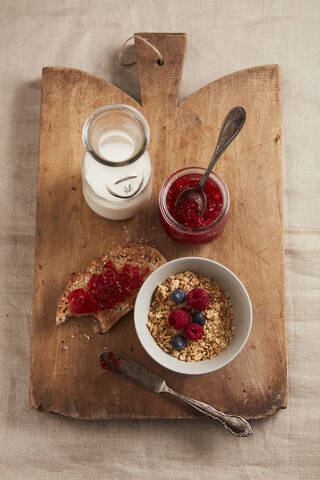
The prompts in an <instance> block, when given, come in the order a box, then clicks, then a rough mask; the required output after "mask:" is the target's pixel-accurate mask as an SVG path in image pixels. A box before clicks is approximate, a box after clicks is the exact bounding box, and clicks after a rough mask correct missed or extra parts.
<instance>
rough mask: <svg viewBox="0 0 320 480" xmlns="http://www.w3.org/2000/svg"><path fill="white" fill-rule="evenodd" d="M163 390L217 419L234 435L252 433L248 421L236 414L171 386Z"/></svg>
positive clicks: (245, 435)
mask: <svg viewBox="0 0 320 480" xmlns="http://www.w3.org/2000/svg"><path fill="white" fill-rule="evenodd" d="M163 391H164V392H167V393H171V395H174V396H175V397H177V398H179V399H180V400H182V401H183V402H186V403H188V404H189V405H191V406H192V407H193V408H195V409H196V410H198V411H199V412H201V413H203V414H204V415H207V416H208V417H211V418H213V419H214V420H218V421H219V422H221V423H222V424H223V425H224V427H225V428H226V429H227V430H229V432H231V433H233V434H234V435H238V436H239V437H249V436H250V435H252V434H253V430H252V428H251V425H250V423H249V422H247V420H245V419H244V418H242V417H238V416H237V415H227V414H226V413H223V412H219V410H216V409H215V408H214V407H212V406H211V405H208V404H207V403H204V402H199V401H198V400H194V399H193V398H190V397H187V396H185V395H182V394H181V393H178V392H175V391H174V390H172V388H170V387H168V386H167V387H166V389H165V390H163Z"/></svg>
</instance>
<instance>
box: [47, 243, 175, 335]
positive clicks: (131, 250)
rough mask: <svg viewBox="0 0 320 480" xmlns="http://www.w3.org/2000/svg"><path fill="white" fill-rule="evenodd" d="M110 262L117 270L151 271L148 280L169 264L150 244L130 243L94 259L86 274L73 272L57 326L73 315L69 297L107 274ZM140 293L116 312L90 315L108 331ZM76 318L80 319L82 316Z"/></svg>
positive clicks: (134, 294) (129, 309) (132, 305)
mask: <svg viewBox="0 0 320 480" xmlns="http://www.w3.org/2000/svg"><path fill="white" fill-rule="evenodd" d="M107 262H113V264H114V265H115V267H116V268H117V269H120V268H122V266H123V265H124V264H125V263H129V264H132V265H134V266H138V267H139V268H140V269H141V270H146V268H148V269H149V272H148V273H147V275H146V277H147V276H148V275H150V273H151V272H153V271H154V270H155V269H156V268H158V267H159V266H160V265H162V264H163V263H166V259H165V258H164V256H163V255H162V254H161V253H160V252H159V251H158V250H156V249H155V248H153V247H149V246H148V245H140V244H135V243H128V244H126V245H119V246H117V247H115V248H113V249H111V250H110V251H109V252H108V253H106V254H105V255H104V256H103V257H101V258H98V259H96V260H93V261H92V262H91V263H90V264H89V265H88V267H87V269H86V271H85V272H81V273H72V274H71V275H70V279H69V282H68V284H67V286H66V288H65V289H64V292H63V294H62V296H61V298H60V300H59V303H58V309H57V313H56V324H61V323H63V322H65V321H66V320H67V319H68V318H69V317H71V316H73V315H71V312H70V310H69V306H68V295H69V294H70V293H71V292H73V291H74V290H76V289H77V288H85V287H86V285H87V283H88V281H89V279H90V277H91V276H92V275H94V274H99V273H102V272H103V271H104V269H105V264H106V263H107ZM146 277H145V278H146ZM137 294H138V290H137V291H136V292H134V293H133V295H132V296H131V297H129V298H127V299H125V301H124V302H121V303H118V304H117V305H116V306H115V308H114V309H113V310H99V311H98V312H97V314H96V315H95V314H91V315H92V316H94V317H96V318H97V319H98V321H99V323H100V331H101V333H106V332H108V331H109V330H110V328H111V327H112V326H113V325H114V324H115V323H116V322H117V321H118V320H120V318H122V317H123V316H124V315H126V314H127V313H128V312H130V311H131V310H132V309H133V307H134V303H135V299H136V297H137ZM74 316H77V317H79V316H82V315H74Z"/></svg>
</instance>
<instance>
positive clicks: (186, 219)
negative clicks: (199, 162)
mask: <svg viewBox="0 0 320 480" xmlns="http://www.w3.org/2000/svg"><path fill="white" fill-rule="evenodd" d="M204 171H205V170H204V169H203V168H200V167H190V168H185V169H182V170H179V171H178V172H175V173H174V174H172V175H171V177H169V178H168V180H167V181H166V182H165V183H164V184H163V186H162V188H161V191H160V195H159V208H160V216H161V220H162V224H163V226H164V228H165V230H166V231H167V233H168V234H169V235H170V236H171V237H172V238H173V239H174V240H176V241H177V242H180V243H192V244H200V243H207V242H210V241H211V240H214V239H216V238H217V237H218V236H219V235H221V233H222V232H223V230H224V227H225V223H226V220H227V215H228V211H229V193H228V189H227V187H226V185H225V184H224V183H223V181H222V180H221V179H220V178H219V177H218V175H216V174H214V173H211V174H210V176H209V178H208V180H207V181H206V184H205V187H204V192H205V195H206V198H207V207H206V210H205V212H204V214H203V216H201V215H200V213H199V210H198V208H197V205H196V203H195V202H194V201H193V200H190V199H188V198H186V199H185V200H184V201H183V202H182V204H180V205H179V206H176V205H175V202H176V200H177V198H178V195H179V194H180V193H181V192H183V191H184V190H186V189H187V188H191V187H195V186H196V185H198V184H199V181H200V179H201V178H202V176H203V174H204Z"/></svg>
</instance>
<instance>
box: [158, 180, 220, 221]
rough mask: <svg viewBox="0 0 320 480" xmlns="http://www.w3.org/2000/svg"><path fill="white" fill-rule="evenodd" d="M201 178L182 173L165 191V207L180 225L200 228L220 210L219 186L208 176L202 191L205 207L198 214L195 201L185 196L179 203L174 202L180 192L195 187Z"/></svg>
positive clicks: (216, 215)
mask: <svg viewBox="0 0 320 480" xmlns="http://www.w3.org/2000/svg"><path fill="white" fill-rule="evenodd" d="M200 179H201V176H200V175H197V176H195V175H192V174H189V175H183V176H182V177H179V178H177V179H176V180H175V181H174V182H173V184H172V185H171V187H170V188H169V190H168V193H167V208H168V211H169V213H170V215H172V217H173V218H174V219H175V220H176V221H177V222H178V223H180V224H181V225H184V226H186V227H192V228H201V227H206V226H207V225H210V223H212V222H213V221H214V220H216V219H217V218H218V217H219V215H220V214H221V212H222V207H223V197H222V193H221V190H220V188H219V187H218V185H217V184H216V182H215V181H214V180H212V179H211V178H208V180H207V181H206V184H205V186H204V193H205V195H206V197H207V208H206V210H205V212H204V214H203V216H201V215H200V213H199V209H198V206H197V203H196V202H195V201H194V200H190V199H189V198H186V199H185V200H183V201H182V202H181V204H179V205H178V206H176V205H175V202H176V200H177V198H178V196H179V195H180V193H181V192H183V191H184V190H186V189H187V188H192V187H196V186H197V185H198V184H199V181H200Z"/></svg>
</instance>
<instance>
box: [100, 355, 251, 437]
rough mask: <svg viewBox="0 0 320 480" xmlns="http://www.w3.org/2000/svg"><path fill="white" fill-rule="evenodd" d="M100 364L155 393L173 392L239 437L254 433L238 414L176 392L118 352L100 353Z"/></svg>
mask: <svg viewBox="0 0 320 480" xmlns="http://www.w3.org/2000/svg"><path fill="white" fill-rule="evenodd" d="M100 364H101V367H102V368H103V369H104V370H111V371H112V372H113V373H117V374H119V375H122V376H124V377H125V378H127V379H128V380H131V381H132V382H136V383H138V384H139V385H141V386H142V387H144V388H146V389H147V390H150V391H151V392H155V393H171V395H174V396H175V397H177V398H179V399H180V400H182V401H184V402H186V403H188V404H189V405H191V406H192V407H193V408H195V409H196V410H198V411H199V412H201V413H203V414H204V415H207V416H208V417H211V418H213V419H214V420H218V421H219V422H221V423H222V424H223V425H224V427H225V428H226V429H227V430H229V432H231V433H233V434H234V435H238V436H239V437H249V436H250V435H252V434H253V430H252V428H251V425H250V424H249V423H248V422H247V420H245V419H244V418H242V417H238V416H236V415H227V414H226V413H223V412H219V410H216V409H215V408H213V407H212V406H211V405H208V404H207V403H203V402H199V401H198V400H194V399H193V398H190V397H186V396H185V395H182V394H181V393H178V392H175V391H174V390H172V388H170V387H168V385H167V384H166V382H165V380H164V379H163V378H161V377H158V375H155V374H154V373H152V372H150V371H149V370H147V369H146V368H144V367H142V365H139V363H136V362H134V361H133V360H130V359H129V358H127V357H125V356H124V355H121V354H120V353H116V352H102V353H101V354H100Z"/></svg>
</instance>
